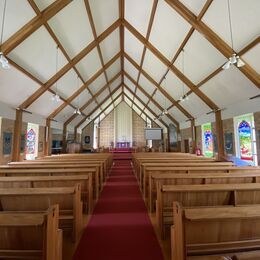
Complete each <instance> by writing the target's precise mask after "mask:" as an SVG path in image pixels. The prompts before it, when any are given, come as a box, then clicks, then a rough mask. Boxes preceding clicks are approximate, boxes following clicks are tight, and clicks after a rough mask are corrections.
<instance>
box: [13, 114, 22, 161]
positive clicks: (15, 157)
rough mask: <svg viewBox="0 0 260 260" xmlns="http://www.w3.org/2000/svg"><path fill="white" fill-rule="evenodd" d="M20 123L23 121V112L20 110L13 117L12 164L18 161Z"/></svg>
mask: <svg viewBox="0 0 260 260" xmlns="http://www.w3.org/2000/svg"><path fill="white" fill-rule="evenodd" d="M22 121H23V111H22V110H20V109H16V117H15V123H14V141H13V152H12V162H19V161H20V146H21V133H22Z"/></svg>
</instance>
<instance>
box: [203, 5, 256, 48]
mask: <svg viewBox="0 0 260 260" xmlns="http://www.w3.org/2000/svg"><path fill="white" fill-rule="evenodd" d="M259 10H260V1H259V0H250V1H244V0H235V1H234V0H233V1H230V11H231V22H232V34H233V40H234V50H235V51H236V52H238V51H240V50H241V49H242V48H243V47H245V46H246V45H247V44H249V42H250V41H252V40H253V39H255V38H256V37H257V36H258V35H259V31H260V23H259ZM220 13H221V15H219V14H220ZM228 17H229V16H228V5H227V1H226V0H218V1H213V2H212V4H211V6H210V8H209V10H208V11H207V12H206V14H205V15H204V17H203V19H202V21H204V22H205V23H206V24H207V25H208V26H209V27H210V28H211V29H212V30H213V31H214V32H216V33H217V34H218V35H219V36H220V37H221V38H222V39H223V40H224V41H225V42H227V43H228V44H229V45H230V46H231V38H230V29H229V20H228V19H229V18H228Z"/></svg>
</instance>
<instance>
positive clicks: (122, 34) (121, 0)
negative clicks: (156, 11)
mask: <svg viewBox="0 0 260 260" xmlns="http://www.w3.org/2000/svg"><path fill="white" fill-rule="evenodd" d="M118 2H119V3H118V6H119V17H120V21H121V25H120V50H121V53H124V49H125V47H124V45H125V29H124V26H123V24H122V21H123V20H124V18H125V0H118ZM120 62H121V73H122V74H121V83H122V84H123V83H124V76H123V71H124V70H125V69H124V68H125V65H124V57H123V55H121V61H120Z"/></svg>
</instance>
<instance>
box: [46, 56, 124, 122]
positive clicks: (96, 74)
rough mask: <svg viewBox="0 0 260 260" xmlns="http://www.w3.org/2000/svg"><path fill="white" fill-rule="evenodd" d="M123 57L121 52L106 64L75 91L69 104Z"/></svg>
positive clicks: (54, 112)
mask: <svg viewBox="0 0 260 260" xmlns="http://www.w3.org/2000/svg"><path fill="white" fill-rule="evenodd" d="M120 56H121V52H119V53H118V54H116V55H115V56H114V57H113V58H112V59H111V60H110V61H109V62H108V63H106V64H105V66H104V67H103V68H101V69H100V70H99V71H97V72H96V73H95V74H94V75H93V76H92V77H91V78H90V79H89V80H88V81H86V82H85V84H83V86H81V87H80V88H79V89H78V90H77V91H75V92H74V93H73V94H72V95H71V96H70V97H69V98H68V99H67V103H70V102H72V100H73V99H75V98H76V97H77V96H78V95H80V94H81V93H82V92H83V91H84V90H85V89H86V88H87V86H89V85H90V84H91V83H92V82H94V81H95V80H96V79H97V78H98V77H99V76H100V75H101V74H102V73H104V71H105V70H106V69H107V68H109V67H110V66H111V65H112V64H113V63H114V62H115V61H116V60H117V59H118V58H119V57H120ZM67 103H63V104H61V105H60V106H59V107H58V108H57V109H56V110H55V111H53V112H52V113H51V114H50V115H49V116H48V118H54V117H55V116H56V115H57V114H58V113H60V112H61V111H62V110H63V109H64V108H65V107H66V106H67Z"/></svg>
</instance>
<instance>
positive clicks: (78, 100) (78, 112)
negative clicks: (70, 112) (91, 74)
mask: <svg viewBox="0 0 260 260" xmlns="http://www.w3.org/2000/svg"><path fill="white" fill-rule="evenodd" d="M77 87H78V89H79V76H77ZM77 103H78V104H77V108H76V109H75V110H74V114H77V115H81V111H80V109H79V106H80V95H78V98H77Z"/></svg>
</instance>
